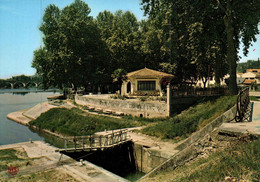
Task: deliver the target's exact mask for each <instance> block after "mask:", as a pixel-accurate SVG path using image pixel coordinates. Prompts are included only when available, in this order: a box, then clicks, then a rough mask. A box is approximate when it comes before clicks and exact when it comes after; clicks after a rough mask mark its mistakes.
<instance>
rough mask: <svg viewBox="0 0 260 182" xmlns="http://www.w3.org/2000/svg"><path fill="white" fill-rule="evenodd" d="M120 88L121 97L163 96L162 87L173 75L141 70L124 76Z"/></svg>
mask: <svg viewBox="0 0 260 182" xmlns="http://www.w3.org/2000/svg"><path fill="white" fill-rule="evenodd" d="M126 77H127V80H126V81H124V82H123V84H122V87H121V95H136V96H142V95H151V96H156V95H163V93H162V87H164V86H166V84H167V83H168V82H170V81H171V80H172V79H173V77H174V76H173V75H171V74H168V73H163V72H160V71H155V70H152V69H148V68H143V69H140V70H137V71H133V72H131V73H128V74H127V75H126Z"/></svg>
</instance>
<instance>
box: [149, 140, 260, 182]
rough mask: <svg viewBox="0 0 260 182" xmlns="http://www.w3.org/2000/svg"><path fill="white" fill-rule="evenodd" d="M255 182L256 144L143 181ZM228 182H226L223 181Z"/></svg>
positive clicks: (259, 144) (259, 145) (259, 160)
mask: <svg viewBox="0 0 260 182" xmlns="http://www.w3.org/2000/svg"><path fill="white" fill-rule="evenodd" d="M225 178H226V181H232V180H233V181H259V180H260V140H259V139H258V140H256V141H253V142H251V143H240V144H238V145H237V146H233V147H231V148H228V149H226V150H224V151H217V152H215V153H213V154H212V155H210V156H209V157H208V158H206V159H198V160H196V161H193V162H190V163H189V164H186V165H184V166H182V167H178V168H176V169H175V170H173V169H169V170H168V171H163V172H161V173H160V174H158V175H156V176H154V177H152V178H148V179H145V180H144V181H173V182H185V181H187V182H188V181H225ZM227 178H229V179H227Z"/></svg>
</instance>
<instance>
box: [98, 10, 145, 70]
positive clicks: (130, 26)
mask: <svg viewBox="0 0 260 182" xmlns="http://www.w3.org/2000/svg"><path fill="white" fill-rule="evenodd" d="M96 21H97V24H98V27H99V28H100V30H101V35H102V40H104V41H105V42H106V45H107V46H108V49H109V53H110V61H109V62H110V63H111V70H112V72H113V71H114V70H116V69H118V68H124V69H125V70H127V71H133V70H135V69H138V68H141V67H143V65H142V62H140V46H141V41H140V39H139V35H140V34H139V33H138V31H139V23H138V21H137V19H136V17H135V15H134V14H133V13H131V12H129V11H126V12H123V11H121V10H118V11H116V12H115V14H112V13H111V12H109V11H104V12H101V13H99V14H98V16H97V20H96ZM140 63H141V64H140ZM112 72H111V73H112Z"/></svg>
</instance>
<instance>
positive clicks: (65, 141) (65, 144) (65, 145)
mask: <svg viewBox="0 0 260 182" xmlns="http://www.w3.org/2000/svg"><path fill="white" fill-rule="evenodd" d="M64 148H65V149H66V148H67V140H66V138H65V139H64Z"/></svg>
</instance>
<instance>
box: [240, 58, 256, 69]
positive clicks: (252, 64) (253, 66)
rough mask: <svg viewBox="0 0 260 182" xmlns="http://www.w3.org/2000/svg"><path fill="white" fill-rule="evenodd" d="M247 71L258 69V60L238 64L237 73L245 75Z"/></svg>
mask: <svg viewBox="0 0 260 182" xmlns="http://www.w3.org/2000/svg"><path fill="white" fill-rule="evenodd" d="M247 69H260V59H259V58H258V60H248V61H247V62H244V63H238V65H237V71H238V72H239V73H245V72H246V70H247Z"/></svg>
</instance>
